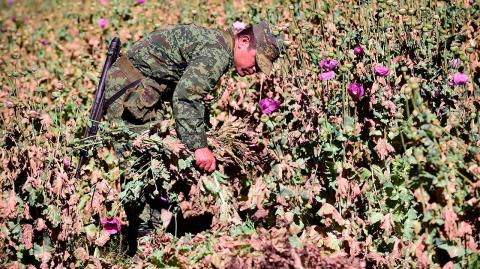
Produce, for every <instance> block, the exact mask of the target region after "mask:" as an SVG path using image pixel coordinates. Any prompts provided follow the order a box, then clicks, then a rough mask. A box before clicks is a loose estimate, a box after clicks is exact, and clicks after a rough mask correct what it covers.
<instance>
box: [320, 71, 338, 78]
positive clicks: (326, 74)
mask: <svg viewBox="0 0 480 269" xmlns="http://www.w3.org/2000/svg"><path fill="white" fill-rule="evenodd" d="M318 77H319V78H320V80H331V79H333V78H334V77H335V72H333V71H328V72H323V73H321V74H320V75H319V76H318Z"/></svg>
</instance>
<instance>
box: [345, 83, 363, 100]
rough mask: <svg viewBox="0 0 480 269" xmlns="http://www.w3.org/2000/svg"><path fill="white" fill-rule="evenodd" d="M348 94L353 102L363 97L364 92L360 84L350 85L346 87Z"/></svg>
mask: <svg viewBox="0 0 480 269" xmlns="http://www.w3.org/2000/svg"><path fill="white" fill-rule="evenodd" d="M348 94H350V96H351V97H352V99H353V100H355V101H358V100H360V98H362V96H363V95H365V90H364V89H363V86H362V84H360V83H350V85H348Z"/></svg>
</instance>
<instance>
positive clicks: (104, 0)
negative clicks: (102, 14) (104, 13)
mask: <svg viewBox="0 0 480 269" xmlns="http://www.w3.org/2000/svg"><path fill="white" fill-rule="evenodd" d="M98 2H99V3H100V5H103V6H106V5H108V0H98Z"/></svg>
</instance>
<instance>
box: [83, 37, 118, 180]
mask: <svg viewBox="0 0 480 269" xmlns="http://www.w3.org/2000/svg"><path fill="white" fill-rule="evenodd" d="M120 44H121V43H120V39H119V38H118V37H114V38H113V39H112V41H111V42H110V46H109V47H108V52H107V58H106V59H105V63H104V64H103V69H102V74H101V76H100V81H99V83H98V88H97V90H96V91H95V100H94V102H93V107H92V110H91V111H90V122H91V123H92V125H91V126H90V127H87V129H86V130H85V133H84V134H83V138H84V139H86V138H89V137H92V136H95V135H96V134H97V131H98V124H99V123H100V120H101V119H102V116H103V110H104V99H105V82H106V78H107V71H108V69H109V68H110V66H112V64H113V63H114V62H115V61H116V60H117V58H118V56H119V54H120ZM86 158H87V154H86V151H85V150H83V149H82V150H81V151H80V159H79V161H78V166H77V171H76V172H75V178H76V179H78V178H79V177H80V170H81V168H82V165H83V163H84V162H85V160H86Z"/></svg>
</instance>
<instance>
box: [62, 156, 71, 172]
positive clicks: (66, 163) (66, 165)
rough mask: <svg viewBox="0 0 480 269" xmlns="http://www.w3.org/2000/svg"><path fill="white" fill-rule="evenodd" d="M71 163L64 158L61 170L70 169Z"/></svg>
mask: <svg viewBox="0 0 480 269" xmlns="http://www.w3.org/2000/svg"><path fill="white" fill-rule="evenodd" d="M70 165H71V162H70V159H69V158H67V157H65V158H63V168H65V169H68V168H70Z"/></svg>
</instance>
